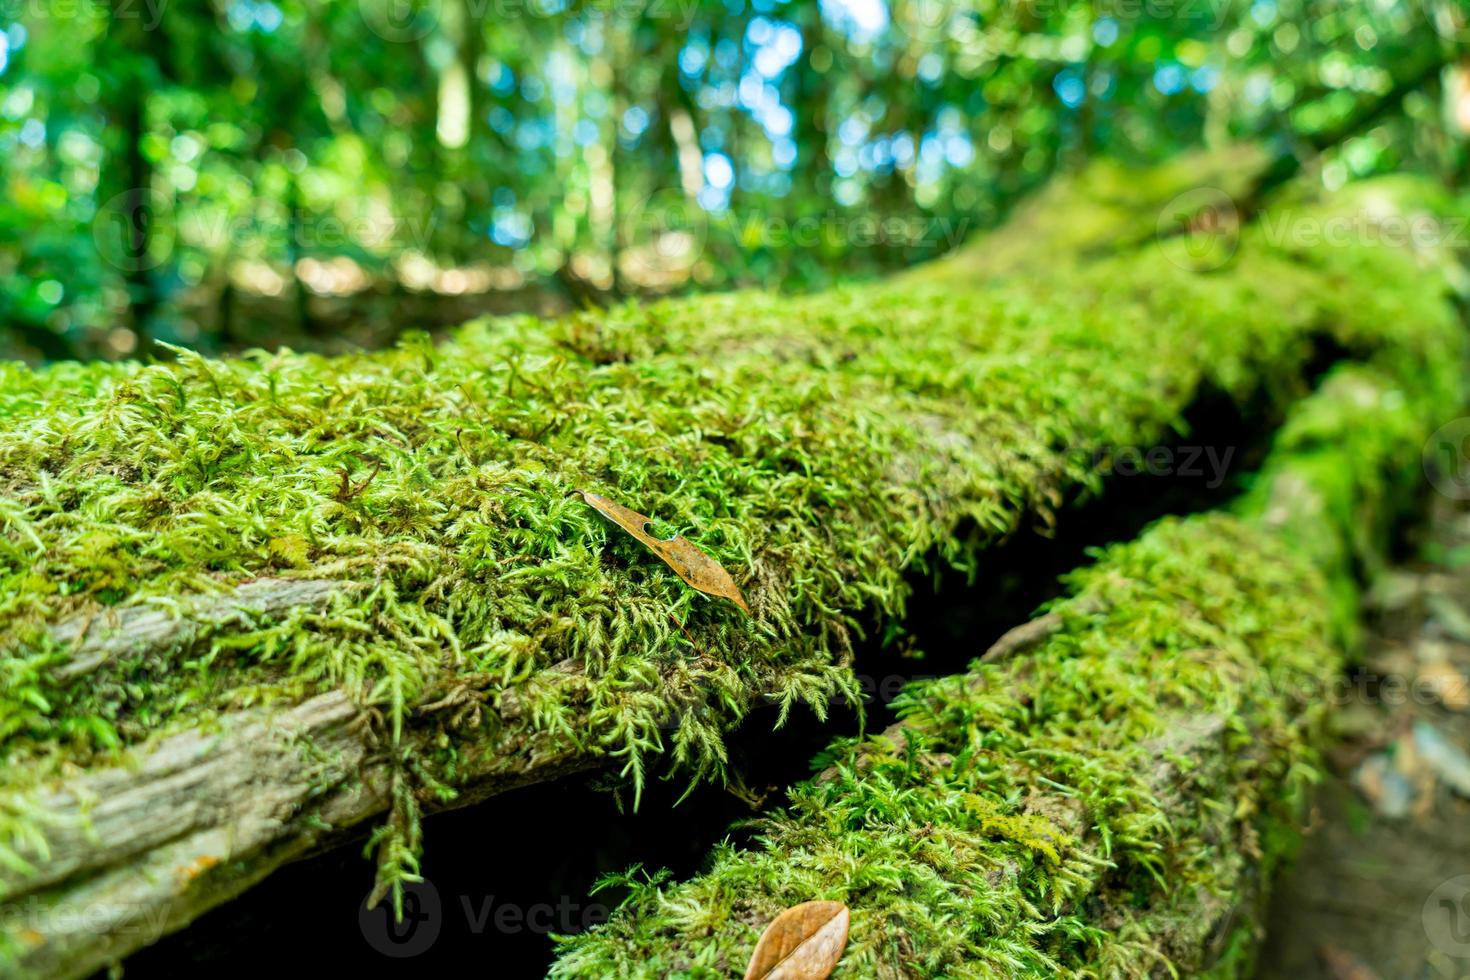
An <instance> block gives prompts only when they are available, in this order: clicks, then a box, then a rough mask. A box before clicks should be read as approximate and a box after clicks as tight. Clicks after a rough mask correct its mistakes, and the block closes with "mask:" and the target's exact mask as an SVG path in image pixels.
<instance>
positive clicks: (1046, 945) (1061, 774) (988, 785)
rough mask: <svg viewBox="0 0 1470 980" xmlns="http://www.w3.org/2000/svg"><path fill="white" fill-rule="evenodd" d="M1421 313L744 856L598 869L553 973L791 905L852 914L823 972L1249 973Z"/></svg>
mask: <svg viewBox="0 0 1470 980" xmlns="http://www.w3.org/2000/svg"><path fill="white" fill-rule="evenodd" d="M1376 190H1378V191H1384V190H1387V188H1378V189H1376ZM1400 190H1402V188H1400ZM1361 201H1362V199H1360V203H1361ZM1299 206H1302V207H1308V208H1310V207H1311V205H1307V204H1303V203H1299ZM1317 213H1318V216H1319V217H1320V216H1321V212H1317ZM1421 258H1422V257H1421ZM1431 264H1432V263H1431ZM1422 285H1423V288H1425V289H1426V290H1427V291H1429V292H1431V293H1439V294H1440V295H1443V293H1442V291H1440V290H1436V289H1435V288H1434V285H1433V283H1432V282H1424V283H1423V284H1422ZM1437 305H1438V309H1428V308H1426V309H1424V310H1422V311H1420V313H1421V316H1420V317H1419V318H1416V320H1415V322H1414V326H1413V328H1412V329H1413V331H1414V332H1415V333H1416V334H1417V335H1418V341H1417V342H1412V343H1406V344H1404V345H1401V346H1393V347H1388V348H1384V349H1382V350H1380V351H1379V352H1378V353H1377V354H1375V355H1373V356H1371V357H1369V358H1368V359H1367V361H1366V363H1360V364H1348V365H1343V366H1340V367H1338V368H1336V369H1334V370H1333V371H1332V372H1330V373H1329V374H1328V375H1327V376H1326V378H1325V379H1324V381H1323V383H1322V384H1321V386H1320V388H1319V389H1318V390H1317V391H1316V392H1315V393H1314V394H1313V395H1311V396H1310V397H1308V398H1306V399H1304V400H1303V401H1301V402H1300V403H1298V404H1297V405H1296V406H1294V407H1293V409H1292V411H1291V413H1290V415H1289V417H1288V419H1287V422H1286V424H1285V426H1284V427H1283V428H1282V429H1281V431H1280V432H1279V433H1278V434H1277V435H1276V437H1275V439H1274V441H1273V448H1272V450H1271V452H1270V454H1269V456H1268V458H1267V460H1266V462H1265V465H1264V467H1263V469H1262V470H1261V472H1260V474H1259V475H1258V477H1257V479H1256V481H1255V485H1254V487H1253V488H1252V489H1251V490H1250V492H1249V493H1247V494H1246V496H1245V497H1244V498H1243V499H1241V500H1240V501H1238V502H1237V503H1236V504H1235V505H1234V506H1233V507H1231V508H1230V509H1229V510H1228V511H1226V512H1222V513H1215V514H1207V515H1204V516H1201V517H1196V518H1190V519H1184V520H1181V519H1167V520H1165V521H1162V522H1160V523H1159V524H1156V525H1155V526H1153V527H1152V528H1151V529H1150V530H1148V531H1147V532H1145V533H1144V535H1143V536H1142V537H1140V538H1139V539H1138V540H1136V541H1134V542H1130V543H1127V544H1122V545H1116V546H1113V547H1111V548H1109V549H1108V550H1107V551H1106V552H1105V553H1104V554H1102V555H1101V556H1100V557H1099V558H1098V560H1097V562H1096V564H1094V565H1092V566H1090V567H1088V568H1086V569H1085V570H1082V571H1078V572H1075V573H1073V574H1072V575H1071V576H1070V579H1069V583H1068V584H1069V586H1070V594H1069V596H1068V597H1067V598H1065V599H1063V600H1061V601H1059V602H1058V603H1056V604H1055V606H1054V608H1052V609H1051V610H1050V611H1049V612H1047V613H1046V615H1045V616H1043V617H1041V618H1040V619H1038V620H1035V621H1034V622H1033V624H1031V626H1030V627H1027V628H1022V629H1019V630H1016V631H1013V632H1012V634H1009V635H1008V636H1007V637H1005V638H1003V639H1002V641H1001V642H1000V643H999V644H997V647H996V648H993V649H992V650H991V651H990V652H989V653H987V654H986V655H985V656H983V657H981V658H980V660H979V661H977V662H976V664H974V665H973V666H972V668H971V670H970V671H969V672H968V673H966V674H963V675H959V676H954V677H948V678H944V679H940V680H932V681H923V682H917V683H915V684H913V685H910V687H909V688H908V689H906V691H905V692H904V694H903V695H902V698H901V707H900V709H899V710H900V716H901V719H902V720H901V721H900V722H899V723H898V724H895V725H893V726H891V727H890V728H889V729H888V730H886V731H885V732H883V733H882V734H881V735H879V736H875V737H871V738H868V739H866V740H861V741H858V740H848V741H841V742H838V743H836V744H835V745H834V746H833V747H832V749H831V750H830V752H829V755H828V757H827V758H826V759H825V760H823V761H825V762H826V763H827V765H828V767H827V768H826V769H825V771H823V772H822V773H821V774H820V775H818V776H817V777H816V778H814V779H813V780H811V781H809V782H807V783H805V784H803V785H801V786H799V787H797V788H796V789H795V790H794V791H793V792H792V794H791V802H790V805H789V806H788V807H787V808H786V809H785V810H783V811H781V812H779V813H777V814H775V815H774V816H770V817H767V818H764V819H762V820H761V821H760V822H759V824H758V832H757V837H756V844H755V845H754V846H753V847H752V848H750V849H748V850H746V849H739V848H736V847H733V846H731V845H729V844H725V845H723V846H721V847H720V848H718V849H717V850H716V852H715V853H714V854H713V855H712V857H711V859H710V867H709V870H708V871H706V872H705V873H703V874H701V875H699V876H698V877H696V878H694V879H692V880H691V881H688V882H686V883H683V884H671V883H669V882H668V881H667V877H666V876H665V875H663V874H654V875H651V876H650V875H645V874H643V873H641V871H640V869H634V871H632V872H631V873H629V874H626V875H621V876H615V877H614V878H612V879H610V881H609V882H608V884H612V885H621V886H625V887H626V888H628V889H629V891H630V897H629V898H628V899H627V901H626V902H625V903H624V905H623V906H622V907H621V908H620V909H619V911H618V912H617V914H615V916H614V917H613V920H612V921H611V922H610V923H609V924H607V925H606V926H604V927H601V928H598V929H596V930H593V931H591V932H589V933H585V934H583V935H580V936H576V937H570V938H568V939H566V940H564V941H563V947H562V955H561V958H560V960H559V961H558V962H557V964H556V966H555V967H554V969H553V971H552V974H553V976H557V977H579V976H612V975H617V976H688V977H700V976H709V977H715V976H730V975H738V974H739V972H740V971H741V970H742V969H743V967H744V964H745V962H746V961H747V959H748V958H749V956H750V953H751V951H752V949H753V948H754V945H755V941H756V939H757V938H758V937H759V935H760V932H761V930H762V929H763V928H764V927H765V925H766V923H768V922H769V921H770V920H771V918H773V917H774V916H775V915H776V914H777V913H779V912H780V911H781V910H782V909H784V908H786V907H788V906H790V905H793V904H795V903H797V902H801V901H807V900H813V899H832V900H838V901H843V902H846V903H847V904H848V905H849V906H850V907H851V908H852V926H851V933H850V935H851V939H850V942H849V944H848V947H847V950H846V953H845V955H844V957H843V959H842V962H841V964H840V965H839V967H838V971H837V975H839V976H878V977H937V976H946V977H1021V976H1035V977H1054V976H1068V977H1072V976H1075V977H1156V976H1218V977H1241V976H1249V975H1250V973H1251V966H1252V955H1253V952H1254V949H1255V946H1256V944H1257V942H1258V940H1259V938H1260V934H1261V923H1260V921H1259V918H1258V913H1259V909H1260V907H1261V900H1262V898H1263V895H1264V892H1265V889H1266V888H1267V887H1268V885H1269V881H1270V877H1271V873H1272V871H1273V869H1274V868H1275V866H1276V864H1277V863H1278V861H1279V860H1280V858H1281V857H1282V856H1283V855H1284V854H1286V853H1288V852H1289V850H1290V848H1291V846H1292V843H1293V840H1294V830H1295V827H1296V820H1297V818H1298V817H1299V816H1300V813H1301V804H1302V802H1303V790H1304V788H1305V786H1306V785H1307V784H1308V783H1309V782H1310V781H1311V780H1312V779H1313V777H1314V766H1315V755H1314V748H1315V744H1316V742H1317V736H1318V734H1319V730H1320V727H1321V722H1322V719H1323V714H1324V712H1325V710H1326V708H1327V705H1328V701H1329V699H1328V697H1327V695H1328V694H1329V692H1330V691H1331V690H1332V685H1333V683H1334V680H1335V678H1336V676H1337V674H1338V672H1339V671H1340V670H1341V669H1342V667H1343V665H1344V657H1345V656H1347V655H1349V654H1350V651H1351V648H1352V644H1353V635H1354V630H1355V624H1356V608H1355V603H1356V597H1357V591H1358V586H1359V584H1360V583H1361V582H1362V581H1363V577H1364V575H1365V574H1366V573H1370V572H1371V570H1372V569H1374V568H1375V567H1378V566H1379V565H1381V563H1382V562H1383V559H1384V549H1385V547H1386V544H1387V541H1388V537H1389V531H1390V529H1391V528H1392V526H1393V524H1394V522H1395V519H1396V518H1398V517H1399V516H1401V515H1402V511H1403V509H1404V508H1405V506H1406V505H1407V504H1408V503H1409V502H1410V501H1412V500H1413V499H1414V498H1415V496H1416V494H1415V490H1416V488H1417V487H1418V485H1419V481H1420V479H1421V477H1420V473H1421V470H1420V465H1421V462H1420V452H1421V447H1422V446H1423V444H1424V441H1425V439H1426V438H1427V437H1428V435H1429V433H1430V432H1431V431H1433V429H1434V428H1436V427H1437V426H1438V425H1439V424H1441V423H1442V422H1443V421H1444V420H1445V419H1446V418H1450V417H1453V416H1454V415H1455V414H1457V412H1458V411H1459V410H1460V408H1461V407H1462V405H1463V403H1464V394H1465V392H1464V381H1463V365H1464V362H1465V345H1464V341H1463V338H1462V336H1461V331H1460V330H1459V328H1458V327H1457V326H1456V324H1455V317H1454V315H1453V313H1452V311H1451V309H1450V307H1449V304H1448V303H1447V302H1440V303H1438V304H1437Z"/></svg>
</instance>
